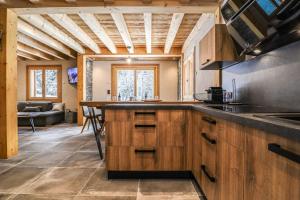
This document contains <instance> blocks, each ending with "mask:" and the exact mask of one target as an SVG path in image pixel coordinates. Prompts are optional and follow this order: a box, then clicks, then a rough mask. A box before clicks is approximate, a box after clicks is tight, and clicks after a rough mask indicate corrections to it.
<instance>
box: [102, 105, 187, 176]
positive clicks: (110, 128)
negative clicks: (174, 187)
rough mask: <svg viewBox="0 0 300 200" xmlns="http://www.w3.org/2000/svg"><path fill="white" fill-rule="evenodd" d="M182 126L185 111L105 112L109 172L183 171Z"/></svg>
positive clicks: (183, 138) (184, 159)
mask: <svg viewBox="0 0 300 200" xmlns="http://www.w3.org/2000/svg"><path fill="white" fill-rule="evenodd" d="M107 116H108V117H107ZM185 122H186V111H184V110H128V111H127V110H107V111H106V144H107V149H106V150H107V151H106V156H107V157H106V158H107V169H108V171H109V170H117V171H130V170H132V171H139V170H150V171H155V170H159V171H173V170H174V171H184V170H185V169H186V168H185V166H186V154H185V152H186V149H185V146H186V145H185V143H186V123H185ZM116 159H117V160H116Z"/></svg>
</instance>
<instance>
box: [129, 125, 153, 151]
mask: <svg viewBox="0 0 300 200" xmlns="http://www.w3.org/2000/svg"><path fill="white" fill-rule="evenodd" d="M132 146H157V125H156V123H154V122H153V123H145V122H143V123H135V124H134V126H133V131H132Z"/></svg>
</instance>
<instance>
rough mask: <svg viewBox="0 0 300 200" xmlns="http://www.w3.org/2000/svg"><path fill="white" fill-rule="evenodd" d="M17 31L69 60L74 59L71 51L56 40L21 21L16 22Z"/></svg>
mask: <svg viewBox="0 0 300 200" xmlns="http://www.w3.org/2000/svg"><path fill="white" fill-rule="evenodd" d="M18 31H19V32H21V33H23V34H25V35H27V36H29V37H31V38H33V39H35V40H37V41H39V42H41V43H43V44H45V45H47V46H49V47H51V48H53V49H55V50H57V51H59V52H61V53H63V54H65V55H67V56H69V57H71V58H76V57H75V56H74V55H73V54H72V52H71V50H70V49H69V48H67V47H65V46H64V45H63V44H62V43H60V42H58V41H57V40H55V39H53V38H52V37H50V36H48V35H47V34H45V33H43V32H42V31H40V30H38V29H37V28H34V27H32V26H30V25H29V24H27V23H25V22H24V21H22V20H19V21H18Z"/></svg>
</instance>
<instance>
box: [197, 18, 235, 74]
mask: <svg viewBox="0 0 300 200" xmlns="http://www.w3.org/2000/svg"><path fill="white" fill-rule="evenodd" d="M239 59H240V58H239V56H238V55H237V53H236V51H235V48H234V45H233V41H232V39H231V37H230V35H229V34H228V32H227V28H226V25H225V24H216V25H215V26H214V27H213V28H212V29H211V30H210V31H209V32H208V33H207V34H206V35H205V36H204V37H203V39H202V40H201V41H200V62H201V65H202V68H203V69H205V68H207V67H209V69H219V68H222V66H219V64H220V62H235V61H238V60H239Z"/></svg>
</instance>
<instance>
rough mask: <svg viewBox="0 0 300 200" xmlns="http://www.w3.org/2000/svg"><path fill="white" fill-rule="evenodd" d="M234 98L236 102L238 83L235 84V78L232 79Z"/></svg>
mask: <svg viewBox="0 0 300 200" xmlns="http://www.w3.org/2000/svg"><path fill="white" fill-rule="evenodd" d="M232 100H233V103H236V84H235V78H234V79H232Z"/></svg>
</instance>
